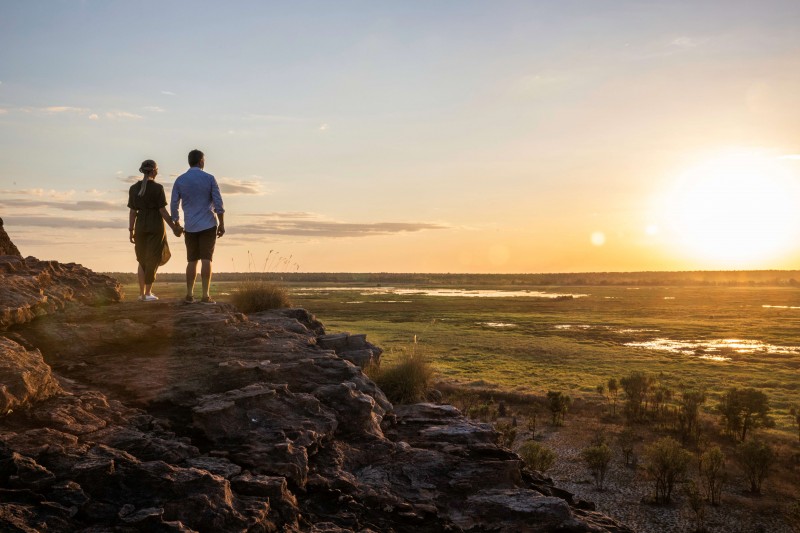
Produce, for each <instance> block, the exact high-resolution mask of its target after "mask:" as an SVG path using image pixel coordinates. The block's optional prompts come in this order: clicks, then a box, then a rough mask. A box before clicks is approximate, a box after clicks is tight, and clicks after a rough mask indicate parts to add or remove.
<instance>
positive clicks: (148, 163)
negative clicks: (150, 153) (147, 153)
mask: <svg viewBox="0 0 800 533" xmlns="http://www.w3.org/2000/svg"><path fill="white" fill-rule="evenodd" d="M155 168H156V162H155V161H153V160H152V159H145V160H144V161H142V166H140V167H139V172H141V173H142V174H144V173H145V172H150V171H152V170H155Z"/></svg>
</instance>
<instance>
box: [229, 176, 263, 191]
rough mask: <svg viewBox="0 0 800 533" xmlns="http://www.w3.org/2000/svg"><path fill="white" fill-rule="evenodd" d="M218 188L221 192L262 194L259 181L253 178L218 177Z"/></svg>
mask: <svg viewBox="0 0 800 533" xmlns="http://www.w3.org/2000/svg"><path fill="white" fill-rule="evenodd" d="M219 190H220V192H222V194H264V191H263V190H262V185H261V182H259V181H255V180H235V179H232V178H220V179H219Z"/></svg>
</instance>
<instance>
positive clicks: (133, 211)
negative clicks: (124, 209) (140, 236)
mask: <svg viewBox="0 0 800 533" xmlns="http://www.w3.org/2000/svg"><path fill="white" fill-rule="evenodd" d="M135 224H136V209H131V210H130V212H129V213H128V233H129V234H130V235H129V237H128V238H129V239H130V241H131V242H133V243H135V242H136V241H134V240H133V228H134V227H135Z"/></svg>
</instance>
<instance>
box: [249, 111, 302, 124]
mask: <svg viewBox="0 0 800 533" xmlns="http://www.w3.org/2000/svg"><path fill="white" fill-rule="evenodd" d="M244 118H245V119H246V120H265V121H269V122H308V121H309V120H310V119H308V118H305V117H293V116H289V115H270V114H262V113H251V114H249V115H246V116H245V117H244Z"/></svg>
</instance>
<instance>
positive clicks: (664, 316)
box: [127, 282, 800, 432]
mask: <svg viewBox="0 0 800 533" xmlns="http://www.w3.org/2000/svg"><path fill="white" fill-rule="evenodd" d="M158 285H159V284H158V283H157V284H156V289H155V290H156V291H157V292H158V294H159V295H161V296H166V297H171V296H174V297H178V296H180V295H182V293H183V287H182V285H181V284H179V283H168V284H162V285H161V286H160V287H159V286H158ZM233 286H234V284H233V283H226V282H223V283H215V284H214V286H213V287H212V293H213V294H214V295H215V297H216V298H217V299H218V300H219V301H225V300H226V298H227V297H226V296H225V295H224V294H223V293H225V292H230V290H231V289H232V287H233ZM330 286H331V285H330V284H325V285H324V286H322V285H319V286H318V287H316V289H315V290H307V289H308V288H314V284H304V285H302V286H299V285H297V286H290V287H289V288H290V294H291V299H292V303H293V305H295V306H299V307H305V308H307V309H309V310H310V311H311V312H313V313H314V314H316V316H317V318H319V319H320V320H321V321H322V322H323V323H324V324H325V326H326V329H327V330H328V331H329V332H336V331H350V332H354V333H355V332H359V333H367V334H368V335H369V338H370V340H371V341H372V342H374V343H376V344H378V345H380V346H382V347H383V348H384V349H385V350H386V354H385V355H384V358H385V359H384V360H385V361H387V362H391V361H392V359H393V358H394V357H396V356H397V355H398V354H400V353H401V352H402V351H403V350H404V349H406V348H407V347H408V346H409V345H410V344H411V343H412V342H413V340H414V336H415V335H416V337H417V340H418V342H419V343H420V344H421V345H422V346H424V347H425V350H426V353H428V354H429V355H430V357H431V359H432V363H433V366H434V368H435V369H436V371H437V373H438V377H439V379H444V380H449V381H456V382H460V383H463V384H467V385H469V384H473V385H480V386H486V387H497V388H502V389H507V390H517V391H524V392H533V393H544V392H546V391H548V390H562V391H566V392H568V393H570V394H573V395H577V396H580V395H585V396H587V397H588V396H591V395H595V396H596V392H595V388H596V386H597V385H598V384H600V383H604V382H606V381H607V380H608V378H610V377H617V378H619V377H622V376H624V375H625V374H627V373H629V372H632V371H636V370H639V371H644V372H647V373H650V374H653V375H657V376H660V379H661V380H662V381H663V382H664V383H665V384H667V385H669V386H671V387H673V388H678V387H679V386H681V385H683V384H685V385H688V386H690V387H696V388H705V389H706V390H707V391H708V392H709V393H710V396H711V401H710V402H709V403H708V405H707V408H708V409H710V407H711V406H713V405H714V404H715V403H716V398H717V396H718V395H719V394H720V393H721V392H722V391H724V390H725V389H726V388H727V387H732V386H739V387H755V388H758V389H761V390H763V391H764V392H766V393H767V394H768V396H769V398H770V400H771V404H772V407H773V414H774V415H775V419H776V422H777V425H778V426H777V429H778V430H781V431H784V432H794V431H796V430H795V429H793V421H792V420H791V419H790V417H789V414H788V412H789V408H790V406H791V405H796V404H800V378H799V377H798V370H800V354H777V353H769V351H767V350H756V351H755V352H752V353H739V352H737V351H735V350H734V349H725V348H723V349H721V350H719V351H717V352H713V354H714V355H720V356H723V357H729V358H730V360H729V361H714V360H707V359H701V358H700V355H702V354H703V353H706V354H708V353H709V352H697V353H670V352H664V351H658V350H653V349H648V348H640V347H631V346H625V343H628V342H644V341H650V340H653V339H655V338H667V339H672V340H680V341H709V340H714V339H745V340H753V341H761V342H763V343H765V344H767V345H773V346H777V347H798V346H800V309H781V308H765V307H763V306H764V305H772V306H789V307H791V306H798V305H800V290H798V289H796V288H780V287H752V288H751V287H732V288H726V287H687V288H676V287H670V288H659V287H641V288H636V287H551V288H542V287H535V288H533V287H532V289H535V290H550V291H552V292H562V293H581V294H588V295H589V296H587V297H585V298H574V299H563V300H553V299H541V298H531V297H517V298H469V297H458V296H445V297H443V296H424V295H418V294H403V295H398V294H391V293H372V292H370V289H372V288H374V286H373V287H355V286H349V287H348V286H340V287H339V288H346V289H347V290H335V291H332V290H324V288H325V287H330ZM463 288H469V287H463ZM481 288H486V287H481ZM497 288H501V289H502V288H503V287H497ZM508 288H509V289H513V290H518V289H520V288H524V287H519V286H515V287H513V288H511V287H508ZM321 289H322V290H321ZM127 292H128V294H129V297H131V295H133V296H135V288H133V287H131V286H128V287H127ZM354 302H357V303H354ZM143 305H146V304H143ZM487 323H502V324H511V325H512V326H509V327H493V326H490V325H487ZM566 325H570V326H572V327H571V328H569V329H567V328H564V326H566ZM622 330H634V331H622Z"/></svg>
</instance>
